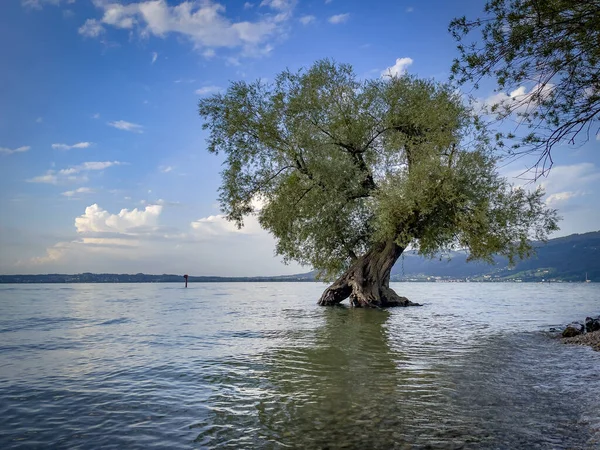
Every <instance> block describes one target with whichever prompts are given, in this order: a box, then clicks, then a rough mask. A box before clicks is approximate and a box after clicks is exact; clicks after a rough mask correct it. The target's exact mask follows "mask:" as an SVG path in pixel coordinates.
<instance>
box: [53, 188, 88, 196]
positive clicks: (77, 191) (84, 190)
mask: <svg viewBox="0 0 600 450" xmlns="http://www.w3.org/2000/svg"><path fill="white" fill-rule="evenodd" d="M93 193H94V191H93V190H92V189H90V188H88V187H80V188H77V189H75V190H74V191H65V192H63V193H62V194H61V195H64V196H65V197H73V196H74V195H77V194H93Z"/></svg>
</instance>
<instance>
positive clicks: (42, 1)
mask: <svg viewBox="0 0 600 450" xmlns="http://www.w3.org/2000/svg"><path fill="white" fill-rule="evenodd" d="M61 3H66V4H72V3H75V0H21V5H22V6H23V7H24V8H30V9H42V7H43V6H44V5H51V6H59V5H60V4H61Z"/></svg>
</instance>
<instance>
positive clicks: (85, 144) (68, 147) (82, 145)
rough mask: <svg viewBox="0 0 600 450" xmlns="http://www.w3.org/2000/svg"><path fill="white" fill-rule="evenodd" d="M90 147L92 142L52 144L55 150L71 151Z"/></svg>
mask: <svg viewBox="0 0 600 450" xmlns="http://www.w3.org/2000/svg"><path fill="white" fill-rule="evenodd" d="M91 145H92V142H78V143H77V144H73V145H67V144H52V148H53V149H55V150H71V149H72V148H88V147H89V146H91Z"/></svg>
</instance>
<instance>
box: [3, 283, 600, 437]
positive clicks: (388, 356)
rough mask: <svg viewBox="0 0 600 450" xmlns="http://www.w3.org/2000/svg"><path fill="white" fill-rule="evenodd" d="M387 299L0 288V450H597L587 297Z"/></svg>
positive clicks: (595, 376)
mask: <svg viewBox="0 0 600 450" xmlns="http://www.w3.org/2000/svg"><path fill="white" fill-rule="evenodd" d="M392 285H393V287H394V288H395V289H396V291H397V292H398V293H399V294H400V295H406V296H407V297H408V298H409V299H411V300H413V301H417V302H420V303H423V304H424V306H422V307H419V308H416V307H415V308H402V309H391V310H387V311H381V310H360V309H350V308H341V307H339V308H323V307H319V306H317V305H316V301H317V300H318V298H319V296H320V294H321V292H322V291H323V289H324V287H325V286H324V285H322V284H319V283H220V284H210V283H207V284H201V283H192V284H190V285H189V287H188V288H187V289H184V288H183V283H182V284H181V285H179V284H62V285H41V284H37V285H0V418H1V420H0V448H2V449H7V448H85V449H87V448H89V449H97V448H114V449H122V448H143V449H151V448H165V449H174V448H185V449H187V448H191V449H196V448H197V449H200V448H244V449H250V448H261V449H262V448H266V449H270V448H273V449H275V448H298V449H308V448H330V449H333V448H360V449H371V448H373V449H376V448H377V449H392V448H398V449H438V448H439V449H452V448H465V449H480V448H490V449H517V448H523V449H598V448H600V402H599V400H600V395H599V393H600V352H594V351H592V350H591V349H590V348H588V347H576V346H567V345H564V344H562V343H561V342H560V341H559V340H557V339H553V338H551V337H550V335H549V333H547V331H548V330H549V328H550V327H555V326H561V325H564V324H566V323H568V322H570V321H573V320H583V319H584V318H585V317H586V316H587V315H592V314H595V315H598V314H600V285H597V284H593V283H590V284H584V283H581V284H567V283H565V284H517V283H502V284H501V283H497V284H496V283H457V284H451V283H393V284H392Z"/></svg>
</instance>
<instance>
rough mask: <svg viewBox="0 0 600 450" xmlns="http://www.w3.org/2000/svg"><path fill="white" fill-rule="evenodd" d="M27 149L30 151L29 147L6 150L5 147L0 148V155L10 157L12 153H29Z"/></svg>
mask: <svg viewBox="0 0 600 450" xmlns="http://www.w3.org/2000/svg"><path fill="white" fill-rule="evenodd" d="M29 149H31V147H30V146H29V145H24V146H22V147H18V148H14V149H11V148H7V147H0V155H12V154H13V153H24V152H26V151H29Z"/></svg>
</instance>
